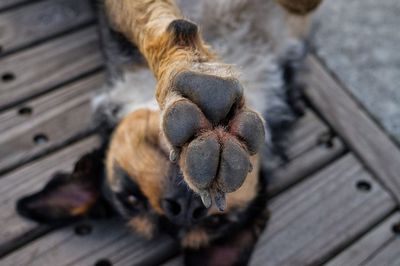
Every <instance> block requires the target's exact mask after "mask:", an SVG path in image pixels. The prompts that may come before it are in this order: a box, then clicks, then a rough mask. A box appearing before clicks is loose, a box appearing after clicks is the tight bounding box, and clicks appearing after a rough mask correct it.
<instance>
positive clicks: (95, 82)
mask: <svg viewBox="0 0 400 266" xmlns="http://www.w3.org/2000/svg"><path fill="white" fill-rule="evenodd" d="M103 81H104V77H103V75H102V74H101V73H100V74H96V75H92V76H90V77H88V78H85V79H82V80H79V81H76V82H73V83H72V84H70V85H68V86H64V87H63V88H60V89H58V90H56V91H53V92H51V93H48V94H45V95H44V96H43V97H39V98H36V99H34V100H31V101H28V102H26V103H24V105H23V106H18V107H15V108H12V109H10V110H8V111H6V112H3V113H0V146H1V149H0V173H1V172H4V171H6V170H8V169H10V168H13V167H16V166H18V165H19V164H22V163H24V162H26V161H29V160H31V159H32V158H34V157H37V156H38V155H40V154H44V153H46V152H47V151H48V150H51V149H54V148H55V147H59V146H61V145H63V144H64V143H66V142H67V141H69V140H71V139H73V138H74V137H76V136H78V135H81V134H82V133H86V132H88V131H89V129H90V126H91V125H92V123H91V118H92V111H91V106H90V99H91V97H92V96H93V90H95V89H98V88H99V87H101V86H102V84H103ZM40 136H42V137H45V138H47V139H43V140H40V139H37V138H38V137H40Z"/></svg>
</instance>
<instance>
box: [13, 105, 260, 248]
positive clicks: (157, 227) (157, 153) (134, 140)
mask: <svg viewBox="0 0 400 266" xmlns="http://www.w3.org/2000/svg"><path fill="white" fill-rule="evenodd" d="M252 164H253V166H254V168H255V169H254V171H252V173H249V175H248V176H247V178H246V181H245V182H244V184H243V185H242V187H241V188H240V189H238V190H237V191H235V192H233V193H229V194H228V195H227V208H226V210H225V211H224V212H221V211H219V210H218V209H217V208H216V207H211V208H209V209H207V208H205V207H204V205H203V203H202V201H201V199H200V197H199V196H198V195H197V194H196V193H194V192H193V191H192V190H190V188H189V187H188V186H187V185H186V183H185V181H184V179H183V176H182V172H181V170H180V168H179V166H178V165H177V164H175V163H172V162H170V160H169V158H168V153H167V147H166V145H165V144H164V140H163V137H162V135H161V134H160V132H159V113H158V112H153V111H149V110H141V111H136V112H134V113H132V114H131V115H128V116H127V117H126V118H125V119H123V120H122V121H121V122H120V123H119V125H118V127H117V128H116V129H115V130H114V132H113V134H112V137H111V139H110V142H109V145H107V148H106V149H104V150H103V151H95V152H92V153H90V154H87V155H85V156H83V157H82V158H81V159H80V160H79V161H78V162H77V163H76V166H75V169H74V171H73V172H72V173H70V174H66V173H60V174H56V175H54V176H53V178H52V180H51V181H50V182H49V183H48V184H47V185H46V186H45V188H44V189H43V190H41V191H40V192H38V193H35V194H33V195H30V196H28V197H25V198H23V199H21V200H19V201H18V203H17V210H18V211H19V213H20V214H22V215H23V216H25V217H28V218H31V219H33V220H36V221H39V222H42V223H50V224H54V223H60V222H65V221H69V220H75V219H79V218H81V217H83V216H85V215H88V214H96V215H98V214H99V213H100V214H103V215H104V214H109V213H110V210H111V211H112V212H116V213H118V214H119V215H121V216H123V217H124V218H125V219H126V220H127V223H128V225H129V226H130V227H131V228H132V229H134V230H135V231H136V232H137V233H139V234H141V235H142V236H145V237H147V238H150V237H152V236H153V235H155V234H156V233H157V232H160V231H161V232H165V231H166V232H168V233H170V234H172V235H174V236H175V237H177V238H179V239H180V241H181V243H182V245H183V246H185V247H191V248H199V247H202V246H207V245H208V244H209V243H210V242H211V241H213V240H214V239H217V238H219V237H221V236H223V235H226V234H228V233H229V232H230V231H231V230H233V229H235V228H238V226H241V225H243V224H245V223H246V222H247V221H248V220H250V219H251V218H252V217H253V216H255V215H256V214H257V212H259V211H261V210H263V209H265V193H264V189H265V186H264V185H263V184H260V179H259V175H258V158H257V157H256V156H254V157H253V158H252Z"/></svg>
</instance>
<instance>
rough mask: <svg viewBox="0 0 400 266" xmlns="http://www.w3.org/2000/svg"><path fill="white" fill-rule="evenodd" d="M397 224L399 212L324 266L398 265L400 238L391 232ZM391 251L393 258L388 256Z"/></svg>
mask: <svg viewBox="0 0 400 266" xmlns="http://www.w3.org/2000/svg"><path fill="white" fill-rule="evenodd" d="M397 223H400V213H399V212H396V213H395V214H393V215H391V216H390V217H389V218H387V219H386V220H385V221H383V222H382V223H380V224H379V225H377V226H376V227H375V228H374V229H373V230H371V231H370V232H368V233H367V234H366V235H365V236H363V237H362V238H361V239H360V240H358V241H357V242H356V243H355V244H353V245H352V246H350V247H349V248H347V249H346V250H345V251H343V252H342V253H340V254H339V255H337V256H336V257H335V258H333V259H332V260H331V261H330V262H329V263H327V264H326V266H343V265H345V266H359V265H371V266H372V265H374V266H379V265H382V266H383V265H384V266H386V265H393V266H395V265H396V266H398V265H400V238H399V236H398V235H396V234H395V233H394V232H393V226H394V225H395V224H397ZM392 251H394V252H395V253H393V255H395V257H393V255H389V254H388V253H391V252H392ZM392 259H394V260H392ZM396 259H397V263H396V264H395V263H394V262H396Z"/></svg>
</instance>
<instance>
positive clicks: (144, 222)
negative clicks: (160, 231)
mask: <svg viewBox="0 0 400 266" xmlns="http://www.w3.org/2000/svg"><path fill="white" fill-rule="evenodd" d="M128 226H129V227H130V228H132V229H133V230H134V231H135V232H136V233H138V234H140V235H141V236H143V237H145V238H146V239H151V238H152V237H153V236H154V234H155V232H156V228H155V224H154V223H153V221H151V220H150V219H149V218H148V217H147V216H140V215H139V216H136V217H133V218H132V219H130V220H129V222H128Z"/></svg>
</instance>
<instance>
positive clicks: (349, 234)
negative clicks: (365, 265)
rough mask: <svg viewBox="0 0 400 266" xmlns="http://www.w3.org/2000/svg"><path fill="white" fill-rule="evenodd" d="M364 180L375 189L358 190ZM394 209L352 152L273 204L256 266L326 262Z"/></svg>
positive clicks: (259, 248) (281, 196)
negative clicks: (360, 182) (357, 186)
mask: <svg viewBox="0 0 400 266" xmlns="http://www.w3.org/2000/svg"><path fill="white" fill-rule="evenodd" d="M359 181H365V182H368V183H369V184H371V190H370V191H360V190H358V189H357V188H356V184H357V182H359ZM394 208H395V202H394V200H393V199H392V197H391V196H390V195H389V194H388V193H387V192H386V191H385V190H384V189H383V188H382V187H381V186H380V185H379V184H378V183H377V182H376V181H375V180H374V179H373V178H372V177H371V175H370V174H369V173H368V172H367V171H366V170H365V169H364V168H363V167H362V166H361V164H360V162H359V161H357V160H356V159H355V158H354V156H352V155H346V156H344V157H343V158H341V159H340V160H338V161H336V162H335V163H333V164H331V165H329V166H328V167H326V168H325V169H323V170H322V171H320V172H318V173H316V174H315V175H313V176H312V177H310V178H308V179H307V180H305V181H303V182H301V183H300V184H299V185H297V186H295V187H293V188H291V189H289V190H287V191H285V193H283V194H281V195H280V196H278V197H276V198H275V199H274V200H273V201H272V202H271V204H270V210H271V213H272V217H271V220H270V222H269V225H268V227H267V229H266V231H265V232H264V233H263V235H262V236H261V238H260V241H259V243H258V244H257V248H256V250H255V252H254V253H253V258H252V263H251V265H269V266H274V265H280V266H282V265H320V264H321V263H323V262H325V261H326V260H327V259H329V258H330V257H331V256H333V255H334V254H335V253H337V252H338V251H340V250H342V249H343V248H344V247H346V246H347V245H348V244H349V242H351V241H354V239H356V238H357V237H358V236H360V235H361V234H363V233H364V232H365V231H367V230H368V229H369V228H370V227H372V226H373V225H374V224H375V223H377V222H378V221H380V220H381V219H383V218H384V217H385V216H386V215H387V214H388V213H390V212H391V211H392V210H393V209H394Z"/></svg>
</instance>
